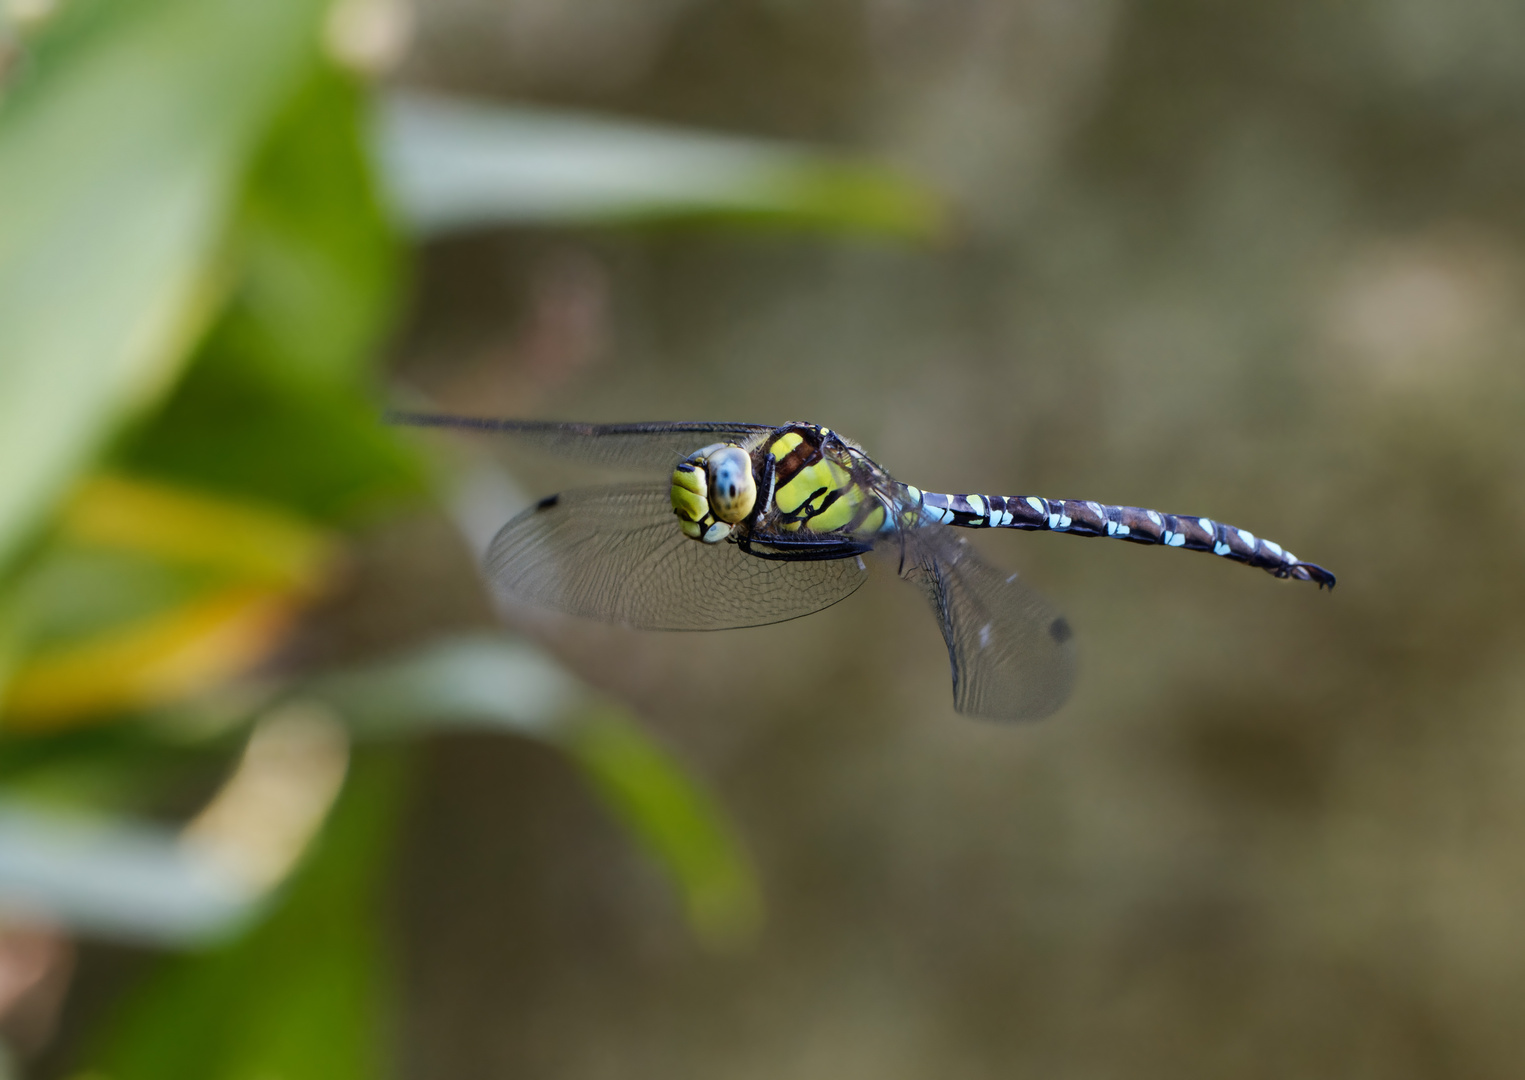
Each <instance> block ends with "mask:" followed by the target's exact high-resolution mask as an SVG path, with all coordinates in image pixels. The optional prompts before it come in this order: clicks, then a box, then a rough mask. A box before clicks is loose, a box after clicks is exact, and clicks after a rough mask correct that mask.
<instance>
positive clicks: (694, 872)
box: [300, 636, 762, 948]
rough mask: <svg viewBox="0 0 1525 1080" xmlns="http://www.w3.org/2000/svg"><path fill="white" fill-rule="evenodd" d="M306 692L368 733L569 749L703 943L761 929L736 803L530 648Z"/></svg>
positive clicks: (470, 655)
mask: <svg viewBox="0 0 1525 1080" xmlns="http://www.w3.org/2000/svg"><path fill="white" fill-rule="evenodd" d="M300 692H301V694H302V695H304V696H312V697H316V698H318V699H319V700H321V701H324V702H327V703H328V704H329V705H332V706H333V707H334V708H335V709H336V710H337V711H338V712H339V713H340V714H341V715H343V716H345V717H346V718H348V720H349V722H350V724H351V726H352V727H353V728H354V730H355V731H356V732H357V733H358V734H361V735H371V736H376V735H397V734H403V733H406V732H408V731H418V730H420V729H424V730H427V729H430V728H439V727H445V726H466V727H473V728H475V727H488V728H497V729H499V730H508V731H512V732H514V733H516V734H519V735H523V736H526V737H528V738H533V739H538V740H540V741H542V742H546V743H549V744H550V745H552V746H555V747H557V748H558V749H560V750H562V751H563V752H565V753H567V754H569V755H570V756H571V758H572V760H573V761H574V762H575V763H576V764H577V765H578V766H579V767H580V768H581V769H582V771H583V774H584V776H585V777H586V778H587V780H588V781H589V783H590V784H591V785H592V788H593V790H594V792H595V793H596V794H597V795H598V796H599V798H600V799H602V800H603V802H604V803H605V805H607V806H608V807H609V809H610V810H611V811H612V812H613V814H614V815H615V817H616V818H617V819H618V820H619V821H620V822H621V824H623V825H624V826H625V827H626V829H628V830H629V831H630V833H631V834H632V835H633V836H634V837H635V838H636V840H637V841H638V842H639V843H640V844H641V846H642V847H643V848H644V849H645V850H646V851H647V852H648V853H649V854H650V855H651V856H652V857H653V858H655V859H656V860H657V862H658V863H659V864H661V866H662V867H663V869H665V870H666V871H667V873H668V875H669V877H670V878H671V879H672V881H673V883H674V885H675V886H676V887H677V889H678V890H679V892H680V893H681V895H682V896H683V900H684V906H685V909H686V912H687V915H688V919H689V923H690V925H691V926H692V927H693V929H694V932H695V933H696V934H697V935H698V937H699V938H700V940H701V941H703V942H704V943H705V944H706V945H709V946H711V947H714V948H728V947H733V946H737V945H740V944H744V943H745V942H746V941H747V940H748V939H749V937H750V936H751V934H752V933H753V932H754V931H755V930H756V928H757V925H758V922H759V920H760V917H761V910H762V906H761V901H760V899H759V895H758V889H757V884H756V881H755V878H754V876H753V873H752V868H751V865H750V863H749V862H748V860H747V857H746V854H745V852H744V851H743V850H742V848H741V846H740V844H739V843H738V842H737V840H736V838H735V836H734V835H733V834H732V831H731V829H730V826H729V823H728V822H727V821H726V816H725V812H724V810H723V809H722V808H721V807H720V806H719V805H717V804H716V802H715V800H714V799H713V798H711V797H710V795H709V794H708V793H707V792H706V791H705V790H704V789H703V788H702V787H701V786H700V785H699V784H698V782H697V781H695V780H694V779H693V778H692V777H691V776H690V775H689V774H688V772H687V771H686V770H685V769H684V768H683V766H682V765H681V764H680V763H679V762H677V761H675V760H674V759H673V758H672V757H671V756H670V755H669V754H668V753H667V752H666V751H665V750H664V749H662V747H661V746H660V745H659V744H657V743H656V742H654V741H653V740H652V739H650V738H649V737H648V736H647V735H646V734H645V733H644V732H643V731H642V730H641V728H640V726H639V725H638V724H637V723H635V722H634V721H633V720H632V719H631V718H630V717H629V716H628V715H627V714H626V713H624V712H623V711H620V710H618V709H615V708H613V707H611V706H608V705H602V706H596V707H591V708H590V707H589V706H588V705H587V704H586V703H585V702H582V701H579V696H578V694H577V691H576V688H575V685H574V684H573V683H572V681H571V680H570V679H569V678H568V677H567V676H566V675H564V674H563V673H562V672H561V670H560V669H559V668H558V667H556V665H555V664H554V663H552V661H551V660H550V659H549V658H547V657H546V656H544V655H543V654H541V653H539V652H538V651H536V650H534V649H532V648H530V647H529V646H526V645H524V644H522V643H520V642H516V641H512V640H509V639H506V638H503V637H501V636H481V637H469V638H458V639H456V640H454V641H447V642H440V643H437V644H434V645H431V646H428V647H427V648H425V649H423V650H421V651H420V652H418V653H415V654H413V655H411V656H406V657H399V658H397V659H394V660H393V661H391V662H390V663H386V664H378V665H374V666H371V667H367V668H362V669H358V670H355V671H351V672H345V673H342V674H338V675H333V676H329V677H326V678H323V679H319V680H315V681H313V682H311V683H309V684H307V685H306V686H304V687H303V688H302V689H301V691H300Z"/></svg>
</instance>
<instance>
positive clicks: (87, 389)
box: [0, 0, 326, 562]
mask: <svg viewBox="0 0 1525 1080" xmlns="http://www.w3.org/2000/svg"><path fill="white" fill-rule="evenodd" d="M73 6H74V5H71V7H73ZM325 6H326V5H324V4H322V3H319V2H318V0H284V2H273V0H272V2H267V3H260V4H247V3H241V2H238V0H140V2H137V3H132V4H107V3H93V4H88V3H87V4H83V5H80V6H79V10H78V11H75V12H71V14H70V17H69V18H66V19H63V20H60V24H59V27H58V28H57V30H56V32H54V33H51V34H48V33H44V34H43V35H41V37H40V39H39V40H38V41H37V42H36V45H35V49H34V51H33V53H32V55H31V56H30V57H29V58H28V67H27V73H26V77H25V78H21V79H18V80H17V81H16V83H15V85H13V86H11V87H10V88H9V89H8V92H7V94H6V95H5V97H4V98H3V100H0V176H3V177H5V197H4V199H0V356H3V357H5V362H4V363H3V364H0V461H4V462H5V463H6V464H5V468H6V470H7V475H6V482H5V483H4V484H3V485H0V562H4V561H6V560H7V559H8V558H9V557H11V556H12V555H14V553H15V551H16V549H17V546H18V545H19V544H20V543H21V542H22V541H23V540H24V539H25V538H26V537H27V535H28V534H29V532H30V531H31V530H32V529H33V528H34V527H35V525H36V523H37V521H38V519H39V517H40V516H41V515H42V514H43V513H45V512H46V510H47V509H48V508H49V507H50V505H51V504H52V502H53V501H54V500H55V499H56V498H57V497H58V495H59V493H60V491H61V489H62V487H63V486H64V485H65V484H66V483H67V482H68V481H69V479H70V477H71V476H72V475H73V473H74V472H75V471H76V470H78V469H79V468H80V467H81V466H83V465H84V464H85V463H86V462H87V461H88V459H89V457H90V455H91V454H92V452H93V451H94V450H95V449H96V448H97V447H98V445H99V444H100V443H101V442H102V440H103V439H104V438H105V436H106V435H107V433H108V432H109V430H110V429H111V428H112V426H113V425H114V424H115V423H117V422H118V421H119V420H120V419H121V418H122V417H123V416H125V415H127V414H129V413H131V412H133V411H135V410H137V409H140V408H141V407H142V406H143V405H145V404H147V403H148V402H150V401H152V400H153V399H155V398H156V397H158V396H159V394H160V393H162V391H163V390H164V389H165V388H166V387H167V386H169V385H170V383H171V382H172V380H173V377H174V375H175V373H176V371H177V369H178V367H179V364H180V362H181V360H182V358H183V356H184V353H185V349H186V348H187V346H188V345H189V344H190V342H191V341H192V339H193V338H194V337H195V336H196V335H197V334H198V333H199V331H200V329H201V328H202V326H203V325H204V324H205V322H206V319H207V316H208V314H209V313H210V312H211V311H212V310H213V308H214V306H215V303H216V301H217V298H218V296H219V294H220V292H221V284H222V282H221V279H220V277H219V275H217V274H215V273H213V272H212V271H213V263H214V258H215V255H216V250H217V247H218V244H219V242H220V240H221V239H222V237H223V232H224V223H225V217H226V214H227V212H228V210H229V208H230V207H231V206H232V204H233V200H234V198H235V197H236V194H237V191H238V188H239V182H240V178H241V175H242V171H243V168H244V166H245V165H246V163H247V161H248V158H249V155H250V153H251V152H252V150H253V149H254V147H255V146H256V145H257V143H258V140H259V138H260V137H261V135H262V134H263V132H264V130H265V128H266V127H267V126H268V124H269V122H270V120H271V117H272V116H273V114H274V112H275V110H276V109H277V108H278V107H279V105H280V104H281V103H282V101H283V99H284V98H285V96H286V95H287V94H288V93H289V91H290V89H291V88H292V87H293V86H294V85H295V83H296V82H297V81H298V80H299V79H300V78H301V77H302V76H303V75H304V73H305V71H306V70H307V68H308V67H309V65H310V62H311V58H312V57H313V56H314V55H315V53H316V48H317V38H318V35H317V26H318V21H319V19H320V17H321V14H322V12H323V10H324V8H325Z"/></svg>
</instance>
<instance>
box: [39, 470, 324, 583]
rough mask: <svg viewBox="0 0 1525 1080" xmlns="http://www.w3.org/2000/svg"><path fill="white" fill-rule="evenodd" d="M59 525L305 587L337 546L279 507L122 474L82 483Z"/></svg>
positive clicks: (89, 539)
mask: <svg viewBox="0 0 1525 1080" xmlns="http://www.w3.org/2000/svg"><path fill="white" fill-rule="evenodd" d="M59 527H60V529H61V531H62V532H63V534H64V536H66V537H67V538H69V539H71V540H74V541H76V542H79V543H84V544H94V545H98V546H101V547H110V548H118V549H123V550H128V551H136V552H139V553H141V554H144V555H152V556H155V557H157V558H160V559H163V560H165V561H166V562H180V563H192V564H196V565H200V566H209V567H213V568H216V569H220V570H225V571H227V572H229V573H230V574H233V575H235V576H238V577H242V578H248V579H251V580H254V581H259V582H265V583H269V584H273V585H282V586H287V587H292V588H298V589H302V590H304V591H310V590H312V589H314V588H315V587H316V586H317V585H318V584H319V583H320V582H321V581H322V580H323V579H324V578H325V577H326V576H327V571H328V569H329V568H330V566H331V565H332V563H333V560H334V558H335V555H336V552H337V545H336V544H335V543H334V541H333V540H332V539H331V538H330V537H329V536H328V535H327V534H326V533H324V532H322V531H321V530H318V529H315V528H313V527H312V526H310V525H308V524H306V523H305V522H303V521H300V520H299V519H297V518H294V517H291V516H290V515H288V514H284V513H281V512H279V511H277V510H273V509H266V508H263V507H258V506H251V505H249V504H247V503H241V502H235V501H232V500H229V499H222V498H217V497H214V496H210V495H204V494H201V493H199V492H192V491H187V490H184V489H181V488H175V487H170V486H168V485H163V484H156V483H150V482H148V481H144V480H138V479H134V478H132V477H128V476H122V475H101V476H96V477H93V478H91V479H90V480H87V481H86V482H85V483H84V484H82V485H81V486H80V487H79V489H78V490H77V491H76V492H75V494H74V497H73V498H72V499H71V500H70V501H69V503H68V505H67V506H66V507H65V508H64V512H63V514H62V516H61V518H60V520H59Z"/></svg>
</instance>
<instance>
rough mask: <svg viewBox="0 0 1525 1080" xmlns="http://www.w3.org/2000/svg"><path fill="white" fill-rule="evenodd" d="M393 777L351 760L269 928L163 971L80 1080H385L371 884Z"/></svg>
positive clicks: (393, 771)
mask: <svg viewBox="0 0 1525 1080" xmlns="http://www.w3.org/2000/svg"><path fill="white" fill-rule="evenodd" d="M402 780H403V777H402V768H401V762H400V760H399V759H398V758H397V757H395V756H394V755H391V754H388V753H381V752H377V751H372V752H371V753H370V754H369V755H361V756H359V757H357V759H356V760H355V762H354V765H353V767H352V769H351V772H350V779H349V782H348V783H347V784H346V786H345V790H344V793H343V795H342V796H341V797H340V800H339V803H338V805H337V806H335V808H334V811H333V814H332V816H331V817H330V819H329V822H328V825H327V827H326V828H325V830H324V832H323V834H322V836H321V837H320V839H319V841H318V843H317V845H316V847H315V849H314V850H313V851H312V852H311V853H310V854H309V856H308V859H307V861H306V862H305V863H304V865H303V866H302V868H301V869H300V870H299V871H298V872H297V874H296V877H295V879H294V880H293V881H292V882H291V884H290V886H289V889H288V891H287V893H286V895H285V896H284V897H283V898H282V899H281V901H280V902H279V904H278V906H277V908H276V909H275V910H274V911H273V912H272V914H271V915H270V917H269V918H267V919H265V920H264V921H262V922H261V923H260V924H259V925H257V926H255V927H253V928H252V929H251V930H250V931H249V932H247V933H246V934H245V935H244V936H243V937H241V938H240V939H238V940H237V941H235V942H233V943H231V944H229V945H226V946H223V947H219V948H216V949H213V950H210V951H208V952H206V953H203V954H200V955H195V956H187V957H181V958H178V959H176V960H173V961H171V962H170V963H169V964H168V965H167V967H166V969H165V970H164V971H162V972H161V973H160V975H159V976H158V978H156V979H154V980H153V981H151V982H150V984H149V985H148V986H146V987H144V988H143V990H142V991H141V992H140V993H138V994H136V995H134V996H133V997H132V998H130V999H128V1000H127V1004H126V1007H125V1008H124V1009H123V1010H122V1012H121V1013H120V1014H119V1015H117V1016H116V1017H115V1018H114V1019H113V1021H112V1022H111V1024H110V1026H109V1028H108V1030H107V1033H106V1037H105V1040H104V1043H103V1045H102V1046H101V1048H100V1049H99V1050H98V1052H97V1053H96V1054H95V1055H93V1059H92V1060H91V1061H90V1062H89V1065H90V1070H89V1072H88V1073H87V1075H99V1076H100V1077H103V1078H109V1080H257V1078H261V1077H280V1078H281V1080H362V1078H364V1080H370V1078H373V1077H377V1076H383V1075H386V1070H385V1068H384V1067H383V1066H384V1061H385V1058H386V1047H385V1044H384V1043H383V1041H382V1040H383V1039H384V1033H385V1031H386V1030H387V1028H386V1025H385V1024H384V1022H383V1016H384V1012H385V1010H386V1008H387V1007H388V1005H389V1004H390V1002H389V1000H388V996H389V995H388V990H387V987H388V985H389V984H390V977H391V972H390V970H389V969H388V965H387V961H386V959H385V948H384V944H383V942H384V935H383V932H382V927H381V915H380V912H379V910H378V908H379V897H380V895H381V889H380V888H379V886H380V884H381V881H380V878H381V875H382V873H383V871H384V869H385V865H386V858H387V854H388V850H389V846H390V841H391V838H392V836H393V834H394V832H395V828H394V822H395V818H396V814H397V810H398V807H399V803H400V796H401V794H402V789H403V783H402Z"/></svg>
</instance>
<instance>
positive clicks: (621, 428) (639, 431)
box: [387, 412, 773, 471]
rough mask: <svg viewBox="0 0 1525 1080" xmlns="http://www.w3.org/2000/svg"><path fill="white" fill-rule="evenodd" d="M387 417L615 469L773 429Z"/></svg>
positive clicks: (664, 461) (702, 423) (648, 464)
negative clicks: (500, 438) (493, 437)
mask: <svg viewBox="0 0 1525 1080" xmlns="http://www.w3.org/2000/svg"><path fill="white" fill-rule="evenodd" d="M387 420H388V421H389V422H390V423H393V424H404V425H407V426H409V427H443V428H458V429H464V430H467V431H481V432H488V433H492V434H498V435H508V436H510V437H512V438H513V439H514V440H515V441H517V442H519V443H521V444H522V445H524V446H527V447H529V448H531V449H534V450H536V451H538V452H540V453H543V454H545V455H547V456H550V457H556V458H560V459H562V460H565V461H574V462H577V463H579V464H583V465H604V466H608V467H611V468H633V469H651V470H653V471H658V470H663V471H665V470H668V469H671V468H672V467H673V466H674V465H676V464H677V463H678V462H680V461H682V460H683V459H684V458H686V457H688V455H690V454H692V453H693V452H694V451H696V450H699V449H701V448H703V447H705V446H708V445H709V444H710V443H716V442H733V443H740V442H745V441H746V440H747V439H749V438H751V437H752V436H754V435H761V434H763V433H765V432H768V431H772V430H773V429H772V428H770V427H766V426H765V425H762V424H740V423H729V422H726V421H711V420H671V421H668V420H664V421H652V422H649V423H635V424H582V423H572V422H561V421H554V420H496V419H493V418H491V417H485V416H455V415H452V414H449V413H419V412H393V413H389V414H388V416H387Z"/></svg>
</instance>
